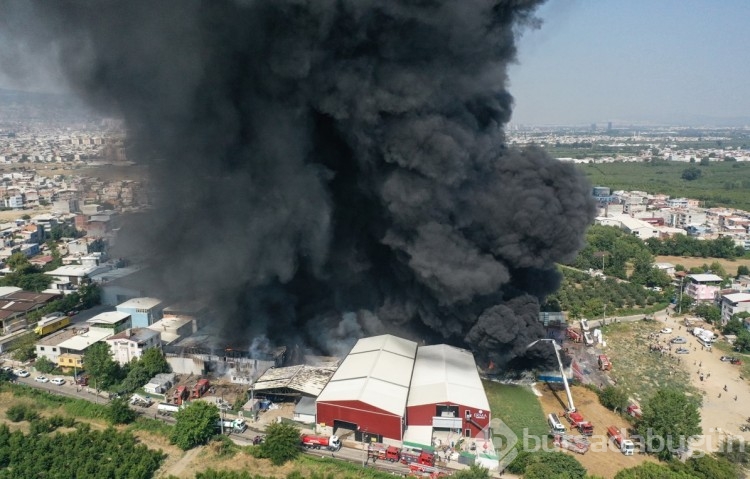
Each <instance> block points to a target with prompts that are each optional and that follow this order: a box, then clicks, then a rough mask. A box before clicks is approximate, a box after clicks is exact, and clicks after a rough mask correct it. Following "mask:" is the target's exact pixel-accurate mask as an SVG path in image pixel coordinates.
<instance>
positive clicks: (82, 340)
mask: <svg viewBox="0 0 750 479" xmlns="http://www.w3.org/2000/svg"><path fill="white" fill-rule="evenodd" d="M77 332H78V334H76V335H75V336H73V337H72V338H69V339H67V340H65V341H63V342H61V343H60V344H58V348H59V355H58V357H57V365H58V366H59V367H61V368H66V369H72V368H81V367H83V355H84V353H85V352H86V350H87V349H88V348H89V347H91V346H92V345H93V344H96V343H98V342H99V341H102V340H104V339H107V338H108V337H110V336H112V334H114V333H113V331H112V330H110V329H102V328H88V329H86V328H84V329H78V330H77Z"/></svg>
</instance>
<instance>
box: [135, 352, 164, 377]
mask: <svg viewBox="0 0 750 479" xmlns="http://www.w3.org/2000/svg"><path fill="white" fill-rule="evenodd" d="M138 363H139V364H140V365H141V366H142V367H143V369H144V370H145V371H146V374H147V375H148V376H149V378H150V377H153V376H156V375H157V374H159V373H168V372H170V371H171V370H172V368H170V367H169V363H168V362H167V359H166V358H165V357H164V353H162V351H161V349H158V348H150V349H147V350H146V351H144V352H143V356H141V358H140V359H139V360H138Z"/></svg>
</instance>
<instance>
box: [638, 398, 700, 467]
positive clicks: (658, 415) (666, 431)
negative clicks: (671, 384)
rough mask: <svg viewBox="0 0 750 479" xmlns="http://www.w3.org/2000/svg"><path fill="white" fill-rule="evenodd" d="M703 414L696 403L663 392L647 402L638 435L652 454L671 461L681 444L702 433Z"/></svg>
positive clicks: (639, 424)
mask: <svg viewBox="0 0 750 479" xmlns="http://www.w3.org/2000/svg"><path fill="white" fill-rule="evenodd" d="M700 420H701V418H700V413H699V412H698V406H697V404H696V403H695V401H694V400H692V399H688V398H687V397H686V396H685V395H684V394H683V393H682V391H678V390H676V389H673V388H668V389H661V390H659V391H657V392H656V394H655V395H654V396H653V397H652V398H651V399H650V400H648V401H647V402H646V405H645V406H644V408H643V417H642V418H641V420H640V421H639V423H638V432H639V433H640V434H641V436H643V438H644V439H645V442H646V447H647V448H648V450H649V451H651V452H654V453H656V455H657V456H659V457H660V458H661V459H669V458H670V457H671V456H672V453H673V451H675V450H677V449H678V448H679V447H680V445H681V442H686V441H687V440H688V438H690V437H692V436H695V435H697V434H699V433H700V432H701V428H700Z"/></svg>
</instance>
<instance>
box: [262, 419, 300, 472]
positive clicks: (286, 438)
mask: <svg viewBox="0 0 750 479" xmlns="http://www.w3.org/2000/svg"><path fill="white" fill-rule="evenodd" d="M297 454H299V429H297V427H296V426H294V425H293V424H287V423H283V422H282V423H273V424H271V425H270V426H268V427H267V428H266V439H265V441H263V443H262V444H261V445H260V447H259V449H258V453H257V455H258V457H262V458H266V459H270V460H271V462H272V463H274V464H275V465H277V466H279V465H281V464H284V463H285V462H287V461H291V460H292V459H294V458H295V457H297Z"/></svg>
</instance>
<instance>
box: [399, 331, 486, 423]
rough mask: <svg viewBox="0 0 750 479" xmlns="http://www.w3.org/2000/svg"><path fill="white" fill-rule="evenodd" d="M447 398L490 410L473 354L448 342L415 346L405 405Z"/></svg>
mask: <svg viewBox="0 0 750 479" xmlns="http://www.w3.org/2000/svg"><path fill="white" fill-rule="evenodd" d="M445 402H450V403H453V404H462V405H464V406H469V407H473V408H476V409H481V410H483V411H489V409H490V405H489V402H488V401H487V395H486V394H485V392H484V386H483V385H482V380H481V379H479V373H478V372H477V365H476V363H475V362H474V356H473V355H472V354H471V353H470V352H469V351H466V350H464V349H459V348H456V347H453V346H448V345H447V344H437V345H434V346H422V347H420V348H419V349H418V350H417V358H416V360H415V361H414V374H412V379H411V390H410V392H409V399H408V402H407V406H419V405H422V404H434V403H445Z"/></svg>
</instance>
